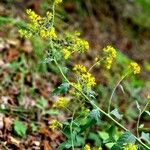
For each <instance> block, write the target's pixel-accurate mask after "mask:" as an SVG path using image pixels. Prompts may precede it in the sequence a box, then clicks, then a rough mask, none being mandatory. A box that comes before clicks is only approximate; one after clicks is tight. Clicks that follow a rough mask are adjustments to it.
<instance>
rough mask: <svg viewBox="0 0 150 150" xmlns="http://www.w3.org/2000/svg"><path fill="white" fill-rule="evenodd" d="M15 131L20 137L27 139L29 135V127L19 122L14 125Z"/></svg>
mask: <svg viewBox="0 0 150 150" xmlns="http://www.w3.org/2000/svg"><path fill="white" fill-rule="evenodd" d="M13 129H14V132H15V133H16V134H17V135H18V136H20V137H26V133H27V126H26V125H25V124H24V123H23V122H21V121H19V120H15V122H14V124H13Z"/></svg>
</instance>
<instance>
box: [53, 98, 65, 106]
mask: <svg viewBox="0 0 150 150" xmlns="http://www.w3.org/2000/svg"><path fill="white" fill-rule="evenodd" d="M67 105H68V100H67V99H66V98H64V97H61V98H59V99H58V100H57V101H56V102H55V103H54V105H53V107H55V108H65V107H67Z"/></svg>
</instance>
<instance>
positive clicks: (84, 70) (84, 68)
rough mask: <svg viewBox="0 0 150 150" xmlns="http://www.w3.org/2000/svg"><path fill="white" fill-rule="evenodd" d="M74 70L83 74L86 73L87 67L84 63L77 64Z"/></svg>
mask: <svg viewBox="0 0 150 150" xmlns="http://www.w3.org/2000/svg"><path fill="white" fill-rule="evenodd" d="M73 71H75V72H76V73H77V74H81V73H86V72H87V69H86V67H85V66H83V65H75V66H74V68H73Z"/></svg>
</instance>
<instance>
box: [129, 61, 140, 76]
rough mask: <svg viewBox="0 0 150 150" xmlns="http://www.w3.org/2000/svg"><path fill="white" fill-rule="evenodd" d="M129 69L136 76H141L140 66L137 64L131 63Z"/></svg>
mask: <svg viewBox="0 0 150 150" xmlns="http://www.w3.org/2000/svg"><path fill="white" fill-rule="evenodd" d="M129 68H130V69H131V71H133V73H134V74H139V73H140V71H141V68H140V66H139V65H138V64H137V63H136V62H131V63H130V65H129Z"/></svg>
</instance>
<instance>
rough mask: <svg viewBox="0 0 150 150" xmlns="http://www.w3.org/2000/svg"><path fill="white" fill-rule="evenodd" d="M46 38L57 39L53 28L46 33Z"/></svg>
mask: <svg viewBox="0 0 150 150" xmlns="http://www.w3.org/2000/svg"><path fill="white" fill-rule="evenodd" d="M47 36H48V37H50V38H51V39H56V38H57V35H56V32H55V28H53V27H52V28H50V29H49V30H48V31H47Z"/></svg>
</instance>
